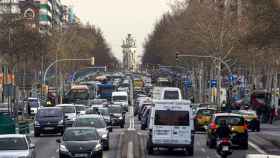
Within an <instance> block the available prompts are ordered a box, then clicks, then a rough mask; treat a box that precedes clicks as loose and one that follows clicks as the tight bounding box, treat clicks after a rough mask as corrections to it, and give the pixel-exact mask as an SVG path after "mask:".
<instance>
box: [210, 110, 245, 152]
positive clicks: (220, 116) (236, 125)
mask: <svg viewBox="0 0 280 158" xmlns="http://www.w3.org/2000/svg"><path fill="white" fill-rule="evenodd" d="M221 120H225V121H226V123H227V124H228V125H229V126H230V128H231V133H232V134H231V142H232V144H233V145H238V146H240V147H241V148H243V149H248V126H247V124H246V121H245V119H244V117H243V116H242V115H240V114H233V113H217V114H214V115H213V116H212V120H211V123H210V124H209V125H208V128H207V141H206V142H207V143H206V145H207V146H208V147H210V148H214V147H215V146H216V139H217V135H216V130H217V128H218V127H219V125H220V122H221Z"/></svg>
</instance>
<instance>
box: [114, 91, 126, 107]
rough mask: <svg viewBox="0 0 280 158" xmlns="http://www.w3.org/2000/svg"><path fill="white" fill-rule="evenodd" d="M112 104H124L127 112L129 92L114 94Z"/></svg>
mask: <svg viewBox="0 0 280 158" xmlns="http://www.w3.org/2000/svg"><path fill="white" fill-rule="evenodd" d="M112 103H113V104H122V106H123V107H124V108H125V110H126V111H128V105H129V103H128V94H127V92H113V93H112Z"/></svg>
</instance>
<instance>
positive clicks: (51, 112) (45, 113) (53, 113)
mask: <svg viewBox="0 0 280 158" xmlns="http://www.w3.org/2000/svg"><path fill="white" fill-rule="evenodd" d="M62 115H63V112H62V110H60V109H40V110H39V111H38V113H37V116H38V117H60V116H62Z"/></svg>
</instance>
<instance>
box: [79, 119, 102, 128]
mask: <svg viewBox="0 0 280 158" xmlns="http://www.w3.org/2000/svg"><path fill="white" fill-rule="evenodd" d="M74 127H95V128H105V127H106V123H105V122H104V120H103V119H100V118H78V119H77V120H76V121H75V123H74Z"/></svg>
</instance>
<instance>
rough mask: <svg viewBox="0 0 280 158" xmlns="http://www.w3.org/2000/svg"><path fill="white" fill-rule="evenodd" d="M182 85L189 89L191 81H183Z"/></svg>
mask: <svg viewBox="0 0 280 158" xmlns="http://www.w3.org/2000/svg"><path fill="white" fill-rule="evenodd" d="M184 84H185V87H186V88H191V87H192V80H185V82H184Z"/></svg>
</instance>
